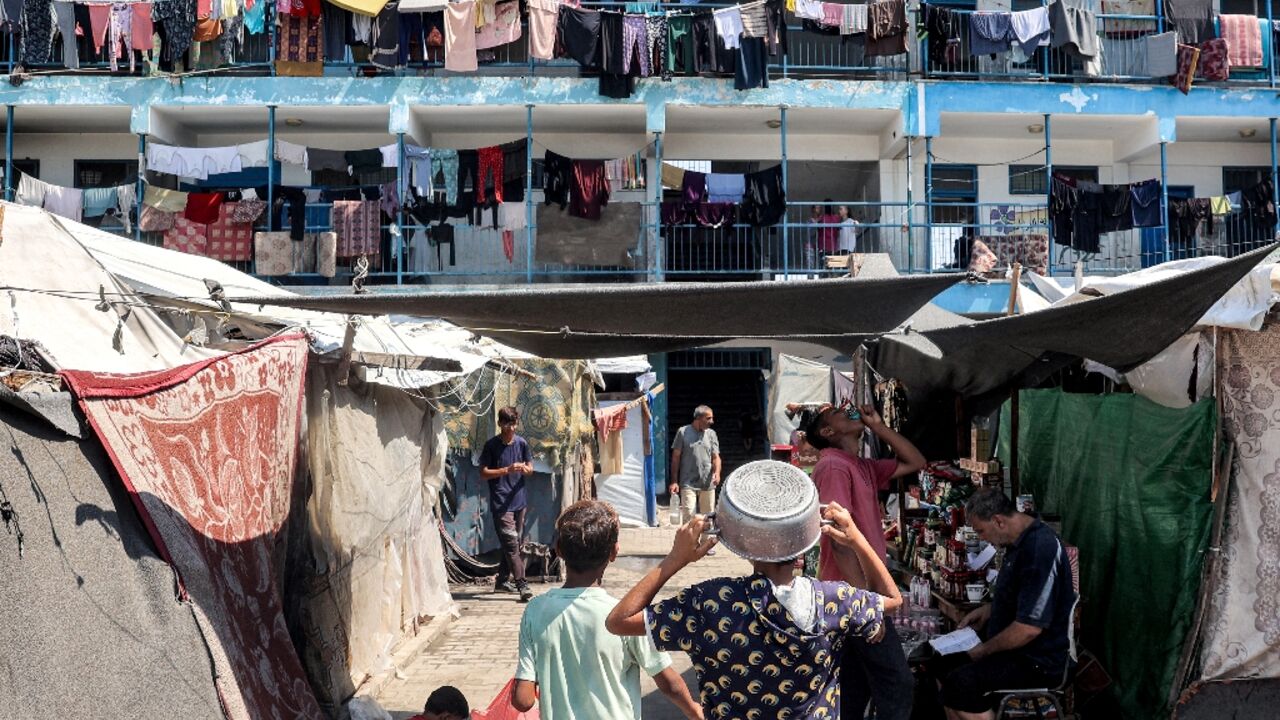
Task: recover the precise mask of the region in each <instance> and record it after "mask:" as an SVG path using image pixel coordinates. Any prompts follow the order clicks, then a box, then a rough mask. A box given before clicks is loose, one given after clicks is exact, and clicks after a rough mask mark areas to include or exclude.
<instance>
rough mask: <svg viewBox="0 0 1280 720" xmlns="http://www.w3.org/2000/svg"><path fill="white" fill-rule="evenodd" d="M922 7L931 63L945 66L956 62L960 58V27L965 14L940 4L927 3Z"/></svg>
mask: <svg viewBox="0 0 1280 720" xmlns="http://www.w3.org/2000/svg"><path fill="white" fill-rule="evenodd" d="M922 7H923V8H924V33H925V36H926V37H927V38H928V55H929V63H930V65H933V66H934V67H944V66H947V65H953V64H955V63H956V62H958V61H959V58H960V29H961V28H962V27H963V26H964V25H963V23H964V17H965V16H964V15H963V14H962V13H958V12H956V11H955V10H952V9H951V8H947V7H940V6H938V5H929V4H925V5H923V6H922Z"/></svg>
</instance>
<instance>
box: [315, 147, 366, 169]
mask: <svg viewBox="0 0 1280 720" xmlns="http://www.w3.org/2000/svg"><path fill="white" fill-rule="evenodd" d="M379 162H381V160H379ZM348 167H349V165H348V164H347V153H346V152H345V151H343V150H325V149H324V148H313V147H309V148H307V172H322V171H324V170H330V171H333V172H343V173H346V172H350V171H349V170H348Z"/></svg>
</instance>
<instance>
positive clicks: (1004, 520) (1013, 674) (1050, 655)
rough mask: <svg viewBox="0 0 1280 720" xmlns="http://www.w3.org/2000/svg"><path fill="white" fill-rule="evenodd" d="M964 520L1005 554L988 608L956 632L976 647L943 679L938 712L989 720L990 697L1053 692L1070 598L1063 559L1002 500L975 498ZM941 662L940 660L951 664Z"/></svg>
mask: <svg viewBox="0 0 1280 720" xmlns="http://www.w3.org/2000/svg"><path fill="white" fill-rule="evenodd" d="M965 517H966V519H967V520H968V522H969V524H970V525H972V526H973V529H974V530H977V531H978V535H979V536H981V537H982V539H984V540H986V541H987V542H989V543H992V544H993V545H1001V546H1003V547H1004V548H1005V555H1004V564H1003V565H1002V566H1001V568H1000V575H999V577H997V578H996V584H995V587H994V588H993V592H992V598H991V604H990V605H986V606H983V607H981V608H978V609H977V610H974V611H973V612H971V613H969V614H968V615H967V616H966V617H965V618H964V619H963V620H962V621H961V623H960V626H961V627H970V626H972V627H974V628H975V629H979V630H981V629H983V626H984V625H985V626H986V627H985V632H983V633H982V637H983V642H982V643H981V644H979V645H978V646H977V647H974V648H972V649H970V650H969V651H968V653H967V657H966V656H965V655H959V656H955V657H957V658H958V659H959V660H960V662H961V663H962V664H960V666H959V667H955V668H954V669H951V670H950V671H949V672H946V673H945V674H941V677H942V704H943V705H944V706H945V707H946V711H947V717H948V718H950V719H951V720H970V719H974V720H976V719H978V718H984V719H985V718H994V717H995V714H994V712H992V710H993V706H994V704H995V700H996V698H995V697H994V696H992V695H991V694H990V693H992V692H993V691H995V690H1012V689H1016V688H1037V687H1040V688H1043V687H1050V688H1051V687H1057V686H1058V685H1061V684H1062V681H1063V679H1064V678H1065V677H1066V673H1067V670H1068V667H1069V665H1070V663H1072V662H1073V659H1072V658H1071V657H1070V649H1071V645H1070V638H1069V633H1070V631H1071V613H1072V611H1073V610H1074V608H1075V604H1076V592H1075V588H1074V587H1073V583H1072V579H1071V564H1070V562H1069V561H1068V559H1067V551H1066V549H1065V547H1064V546H1063V544H1062V541H1061V540H1060V539H1058V536H1057V534H1056V533H1054V532H1053V530H1052V529H1050V528H1049V526H1048V525H1045V524H1044V523H1043V522H1041V521H1040V520H1039V518H1036V517H1033V516H1031V515H1027V514H1026V513H1021V512H1018V511H1017V509H1016V508H1015V507H1014V504H1013V502H1012V501H1010V500H1009V498H1007V497H1005V495H1004V493H1002V492H1000V491H999V490H996V489H994V488H987V489H983V490H979V491H978V492H976V493H974V495H973V497H971V498H969V502H968V503H967V504H966V506H965ZM950 657H952V656H948V657H947V658H946V659H950Z"/></svg>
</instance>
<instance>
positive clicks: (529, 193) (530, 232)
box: [498, 105, 537, 285]
mask: <svg viewBox="0 0 1280 720" xmlns="http://www.w3.org/2000/svg"><path fill="white" fill-rule="evenodd" d="M524 149H525V153H524V155H525V158H524V163H525V173H524V224H525V228H524V254H525V270H524V273H525V274H524V279H525V282H526V283H528V284H530V285H532V284H533V257H534V253H533V243H534V231H535V230H537V228H536V227H535V222H534V219H533V105H525V106H524ZM498 182H501V179H499V180H498Z"/></svg>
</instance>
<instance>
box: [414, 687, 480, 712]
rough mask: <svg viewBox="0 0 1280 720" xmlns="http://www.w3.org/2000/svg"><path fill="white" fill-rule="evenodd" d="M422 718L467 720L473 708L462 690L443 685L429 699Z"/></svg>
mask: <svg viewBox="0 0 1280 720" xmlns="http://www.w3.org/2000/svg"><path fill="white" fill-rule="evenodd" d="M422 716H423V717H424V718H426V720H467V719H468V718H470V717H471V706H469V705H468V704H467V698H466V697H464V696H463V694H462V691H461V690H459V689H458V688H456V687H454V686H452V685H441V686H440V687H438V688H436V689H435V691H434V692H432V693H431V695H430V696H428V697H427V704H426V706H425V707H423V708H422Z"/></svg>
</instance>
